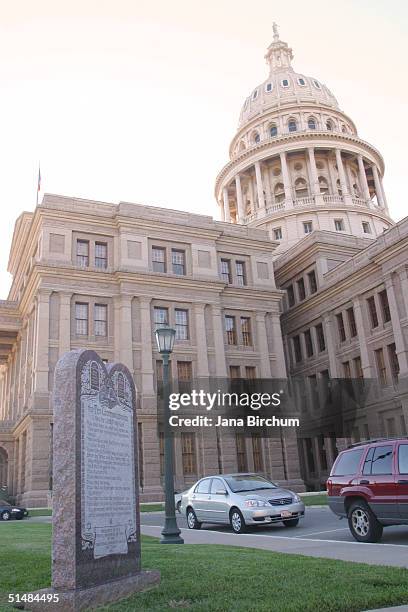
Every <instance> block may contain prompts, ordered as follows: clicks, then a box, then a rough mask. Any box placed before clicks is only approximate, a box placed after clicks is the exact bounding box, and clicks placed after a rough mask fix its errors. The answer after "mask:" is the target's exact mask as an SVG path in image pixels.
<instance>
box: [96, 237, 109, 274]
mask: <svg viewBox="0 0 408 612" xmlns="http://www.w3.org/2000/svg"><path fill="white" fill-rule="evenodd" d="M95 267H96V268H100V269H102V270H105V269H106V268H107V267H108V245H107V244H106V242H95Z"/></svg>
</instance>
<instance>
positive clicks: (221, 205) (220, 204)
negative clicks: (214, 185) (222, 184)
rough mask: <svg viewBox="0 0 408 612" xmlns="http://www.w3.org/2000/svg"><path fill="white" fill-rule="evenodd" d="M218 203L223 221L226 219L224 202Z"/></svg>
mask: <svg viewBox="0 0 408 612" xmlns="http://www.w3.org/2000/svg"><path fill="white" fill-rule="evenodd" d="M218 205H219V207H220V211H221V221H225V210H224V204H223V202H221V201H220V202H218Z"/></svg>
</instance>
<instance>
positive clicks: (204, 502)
mask: <svg viewBox="0 0 408 612" xmlns="http://www.w3.org/2000/svg"><path fill="white" fill-rule="evenodd" d="M210 485H211V478H204V479H203V480H200V482H199V483H198V484H197V486H196V488H195V489H194V492H193V494H192V496H191V502H192V505H193V508H194V512H195V513H196V517H197V520H198V521H200V522H206V521H208V514H209V507H208V501H209V497H210Z"/></svg>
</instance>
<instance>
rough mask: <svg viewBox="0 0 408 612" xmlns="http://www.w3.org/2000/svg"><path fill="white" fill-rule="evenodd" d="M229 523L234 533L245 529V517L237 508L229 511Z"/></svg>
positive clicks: (242, 531)
mask: <svg viewBox="0 0 408 612" xmlns="http://www.w3.org/2000/svg"><path fill="white" fill-rule="evenodd" d="M230 524H231V529H232V531H233V532H234V533H244V531H245V530H246V525H245V519H244V517H243V516H242V513H241V511H240V510H238V508H233V509H232V510H231V512H230Z"/></svg>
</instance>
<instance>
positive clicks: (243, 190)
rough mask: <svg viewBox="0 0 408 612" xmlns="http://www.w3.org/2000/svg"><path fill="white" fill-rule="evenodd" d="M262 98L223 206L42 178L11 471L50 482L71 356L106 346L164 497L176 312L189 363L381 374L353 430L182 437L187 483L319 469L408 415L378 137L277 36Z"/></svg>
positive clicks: (18, 305) (9, 397) (179, 357)
mask: <svg viewBox="0 0 408 612" xmlns="http://www.w3.org/2000/svg"><path fill="white" fill-rule="evenodd" d="M265 57H266V61H267V64H268V66H269V75H268V78H267V79H266V81H265V82H264V83H262V84H261V85H259V86H258V87H256V88H255V89H254V90H253V91H252V92H251V94H250V96H249V97H248V98H247V99H246V100H245V103H244V106H243V109H242V111H241V116H240V121H239V126H238V130H237V133H236V135H235V136H234V137H233V140H232V143H231V146H230V160H229V162H228V163H227V164H226V166H225V167H224V168H223V169H222V170H221V172H220V173H219V175H218V177H217V179H216V186H215V195H216V200H217V203H218V205H219V207H220V210H221V216H222V219H223V220H222V221H221V222H219V221H214V220H213V219H212V218H210V217H207V216H202V215H193V214H188V213H184V212H180V211H175V210H168V209H165V210H163V209H160V208H156V207H149V206H142V205H136V204H130V203H126V202H121V203H119V204H118V205H113V204H107V203H104V202H95V201H89V200H80V199H74V198H68V197H63V196H54V195H45V196H44V199H43V201H42V203H41V204H40V205H39V206H37V208H36V210H35V211H34V213H23V214H22V215H21V216H20V217H19V218H18V220H17V222H16V226H15V230H14V236H13V241H12V248H11V253H10V259H9V271H10V273H11V274H12V276H13V283H12V287H11V290H10V294H9V297H8V299H7V300H5V301H0V486H7V488H8V490H9V492H10V493H11V494H12V495H14V496H15V497H16V498H17V501H19V502H21V503H24V504H26V505H29V506H35V505H43V504H44V503H46V502H47V499H48V492H49V486H50V484H49V470H50V449H51V424H52V408H51V402H50V398H51V393H52V386H53V372H54V368H55V364H56V362H57V360H58V358H59V356H60V355H61V354H63V353H64V352H66V351H68V350H71V349H74V348H82V347H87V348H93V349H95V350H96V351H98V353H99V354H100V355H101V357H102V358H103V359H105V360H106V361H122V362H123V363H125V364H126V365H127V366H128V367H129V368H130V370H131V371H132V372H133V374H134V378H135V383H136V387H137V390H138V402H139V441H140V449H141V450H140V463H141V490H142V498H144V499H146V500H147V499H148V500H155V499H160V498H161V497H162V485H161V473H162V468H163V465H162V463H163V462H162V459H163V452H162V451H163V448H162V439H161V437H160V435H159V434H158V431H157V404H156V394H157V390H158V385H159V384H160V376H161V361H160V355H159V354H158V353H157V350H156V347H155V342H154V337H153V334H154V329H155V326H156V325H157V324H160V323H162V322H168V323H170V324H171V325H173V326H175V327H176V330H177V341H176V345H175V351H174V353H173V355H172V359H171V369H172V376H173V377H174V378H175V379H179V380H181V381H185V380H189V379H191V378H193V377H207V376H216V377H221V378H224V377H232V378H237V377H243V378H270V377H275V378H282V377H286V376H287V375H290V376H292V377H303V378H304V379H305V380H306V381H307V384H308V386H309V390H310V394H311V397H312V399H313V398H314V401H316V390H315V387H316V385H318V383H319V381H323V382H324V381H327V380H330V379H336V378H346V379H347V378H354V379H362V378H365V379H367V380H368V379H371V380H372V379H374V380H376V381H377V382H376V384H377V387H376V389H378V392H376V393H375V394H374V397H372V398H371V399H369V402H368V405H367V408H368V409H367V410H366V412H364V413H362V414H359V415H358V419H357V420H356V422H355V423H354V424H353V431H352V432H351V434H350V436H349V438H348V439H347V440H341V441H340V440H333V439H332V438H331V437H330V436H328V437H325V436H318V437H313V436H311V437H310V438H306V439H304V438H302V439H299V440H296V439H295V438H294V437H289V438H286V439H285V440H281V439H274V438H258V437H256V436H253V437H252V438H251V437H242V436H239V435H227V436H221V437H220V436H218V435H216V434H215V433H214V435H209V436H204V434H203V432H202V431H200V430H197V431H196V432H195V433H192V432H191V431H185V432H181V435H180V436H178V437H177V438H176V486H177V487H178V488H183V487H185V486H186V485H188V484H189V483H191V482H192V481H194V480H195V479H196V478H197V477H199V476H201V475H203V474H209V473H214V472H219V471H220V470H221V471H244V470H255V471H262V472H265V473H267V474H268V475H269V476H270V477H271V478H273V479H275V480H277V481H279V482H283V483H287V484H288V485H289V486H292V487H294V488H301V487H302V486H304V484H305V485H306V486H307V487H308V488H320V487H321V486H322V483H324V481H325V478H326V476H327V473H328V470H329V469H330V465H331V463H332V462H333V460H334V458H335V455H336V453H337V451H338V448H340V446H341V445H342V444H344V443H345V442H347V441H356V440H358V439H363V438H367V437H369V436H373V435H379V434H380V435H395V434H402V433H406V430H407V423H408V414H407V393H406V385H405V382H406V381H407V379H408V301H407V295H408V277H407V259H408V258H407V253H408V222H407V220H406V219H405V220H403V221H401V222H399V223H397V224H395V223H394V222H393V221H392V219H391V217H390V215H389V209H388V204H387V200H386V196H385V192H384V188H383V184H382V178H383V174H384V162H383V159H382V157H381V155H380V153H379V152H378V151H377V150H376V149H375V148H374V147H373V146H372V145H370V144H369V143H367V142H365V141H364V140H363V139H361V137H360V136H359V135H358V133H357V128H356V126H355V124H354V123H353V121H352V120H351V119H350V118H349V117H348V115H346V114H345V113H344V112H343V111H342V110H340V108H339V106H338V103H337V101H336V99H335V97H334V96H333V94H332V93H331V92H330V90H329V89H328V88H327V87H326V85H324V84H323V83H321V82H320V81H319V80H317V79H316V78H314V77H307V76H305V75H303V74H301V73H296V72H295V71H294V70H293V68H292V65H291V60H292V58H293V54H292V50H291V49H290V48H289V47H288V45H287V44H286V43H285V42H282V41H281V40H280V39H279V36H278V33H277V29H276V27H275V26H274V40H273V42H272V44H271V45H270V46H269V48H268V50H267V53H266V56H265Z"/></svg>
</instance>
